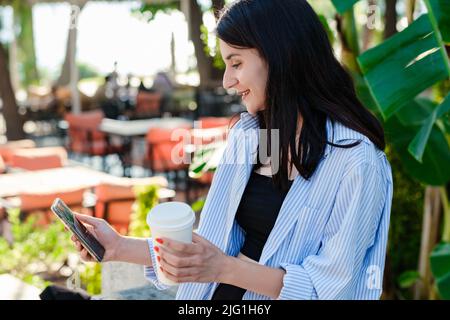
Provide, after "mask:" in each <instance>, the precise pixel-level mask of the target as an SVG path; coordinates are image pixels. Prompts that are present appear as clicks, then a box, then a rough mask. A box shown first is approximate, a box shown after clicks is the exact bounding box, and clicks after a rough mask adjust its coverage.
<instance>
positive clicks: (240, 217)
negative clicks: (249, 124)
mask: <svg viewBox="0 0 450 320" xmlns="http://www.w3.org/2000/svg"><path fill="white" fill-rule="evenodd" d="M289 183H290V185H292V181H289ZM286 194H287V192H282V191H280V190H278V189H277V188H276V187H275V185H274V184H273V182H272V177H267V176H263V175H260V174H257V173H256V172H254V171H252V174H251V176H250V179H249V181H248V183H247V186H246V188H245V191H244V194H243V195H242V199H241V202H240V204H239V207H238V209H237V212H236V221H237V223H238V224H239V225H240V226H241V228H242V229H243V230H244V231H245V241H244V245H243V246H242V248H241V252H242V253H243V254H244V255H246V256H247V257H249V258H250V259H253V260H255V261H259V258H260V257H261V253H262V250H263V248H264V245H265V243H266V241H267V238H268V237H269V235H270V232H271V231H272V228H273V226H274V225H275V221H276V220H277V217H278V212H279V211H280V208H281V205H282V204H283V201H284V198H285V197H286ZM245 291H246V290H245V289H242V288H239V287H235V286H232V285H228V284H223V283H220V284H219V285H218V286H217V289H216V291H215V292H214V294H213V297H212V300H241V299H242V296H243V295H244V293H245Z"/></svg>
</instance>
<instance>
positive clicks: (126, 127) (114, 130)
mask: <svg viewBox="0 0 450 320" xmlns="http://www.w3.org/2000/svg"><path fill="white" fill-rule="evenodd" d="M192 126H193V123H192V121H191V120H188V119H184V118H153V119H141V120H114V119H103V120H102V122H101V124H100V127H99V130H100V131H101V132H103V133H104V134H107V135H109V136H110V137H111V138H113V137H116V138H120V139H121V140H122V142H121V143H122V145H123V148H122V149H121V152H120V159H121V161H122V166H123V168H124V176H126V177H130V176H131V171H130V170H131V166H132V163H133V159H132V156H131V152H132V146H133V141H134V140H138V139H143V138H144V137H146V136H148V131H149V130H150V129H152V128H162V129H169V130H170V129H179V128H192Z"/></svg>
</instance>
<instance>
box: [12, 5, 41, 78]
mask: <svg viewBox="0 0 450 320" xmlns="http://www.w3.org/2000/svg"><path fill="white" fill-rule="evenodd" d="M14 25H15V26H18V28H19V30H20V34H19V35H18V36H17V46H18V58H19V59H18V60H19V63H20V64H21V65H22V70H23V71H22V75H21V76H22V77H21V80H22V83H23V84H25V85H30V84H33V83H36V82H37V81H39V74H38V70H37V65H36V50H35V46H34V35H33V12H32V6H31V5H30V4H29V3H28V2H27V1H18V0H16V1H15V2H14Z"/></svg>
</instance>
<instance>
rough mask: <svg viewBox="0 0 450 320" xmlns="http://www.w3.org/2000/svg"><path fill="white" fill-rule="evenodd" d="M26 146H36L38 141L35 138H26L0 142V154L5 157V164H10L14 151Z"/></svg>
mask: <svg viewBox="0 0 450 320" xmlns="http://www.w3.org/2000/svg"><path fill="white" fill-rule="evenodd" d="M25 148H36V143H35V142H34V141H33V140H29V139H24V140H16V141H9V142H7V143H4V144H0V156H1V157H2V158H3V161H4V162H5V164H6V165H9V164H10V162H11V155H12V153H13V151H14V150H16V149H25Z"/></svg>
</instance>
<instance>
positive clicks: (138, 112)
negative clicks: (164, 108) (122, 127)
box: [133, 91, 162, 118]
mask: <svg viewBox="0 0 450 320" xmlns="http://www.w3.org/2000/svg"><path fill="white" fill-rule="evenodd" d="M161 102H162V94H161V93H160V92H148V91H139V92H138V94H137V96H136V107H135V109H134V112H133V116H134V118H152V117H160V116H161Z"/></svg>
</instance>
